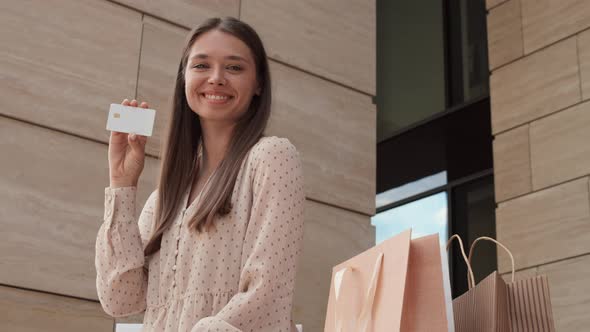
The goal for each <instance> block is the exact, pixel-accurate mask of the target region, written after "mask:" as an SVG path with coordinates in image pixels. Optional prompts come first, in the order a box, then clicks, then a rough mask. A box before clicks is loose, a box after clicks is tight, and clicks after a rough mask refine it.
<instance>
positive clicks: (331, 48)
mask: <svg viewBox="0 0 590 332" xmlns="http://www.w3.org/2000/svg"><path fill="white" fill-rule="evenodd" d="M375 10H376V8H375V1H363V0H346V1H339V0H307V1H288V0H283V1H276V0H242V11H241V17H240V18H241V19H243V20H244V21H246V22H247V23H248V24H251V25H252V26H253V27H254V28H255V29H256V30H257V31H258V33H259V34H260V35H261V36H262V40H263V42H264V43H265V47H266V48H267V52H268V55H269V56H270V57H271V58H273V59H276V60H278V61H281V62H285V63H288V64H289V65H293V66H295V67H297V68H301V69H303V70H305V71H308V72H312V73H314V74H316V75H320V76H323V77H327V78H329V79H330V80H333V81H336V82H339V83H341V84H344V85H346V86H350V87H353V88H355V89H357V90H360V91H363V92H366V93H368V94H371V95H375V93H376V85H375V84H376V76H375V75H376V41H375V39H376V12H375Z"/></svg>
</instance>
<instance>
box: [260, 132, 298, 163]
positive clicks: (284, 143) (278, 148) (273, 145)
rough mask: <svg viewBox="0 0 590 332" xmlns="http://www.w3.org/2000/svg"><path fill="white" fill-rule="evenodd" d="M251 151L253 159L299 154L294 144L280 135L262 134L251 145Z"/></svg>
mask: <svg viewBox="0 0 590 332" xmlns="http://www.w3.org/2000/svg"><path fill="white" fill-rule="evenodd" d="M251 153H252V155H253V156H254V158H255V159H266V158H269V157H272V158H276V157H279V156H281V155H284V156H293V155H297V156H298V155H299V152H298V151H297V148H296V147H295V145H294V144H293V143H292V142H291V141H290V140H289V139H288V138H287V137H280V136H262V137H261V138H260V139H259V140H258V142H256V144H254V146H253V147H252V150H251Z"/></svg>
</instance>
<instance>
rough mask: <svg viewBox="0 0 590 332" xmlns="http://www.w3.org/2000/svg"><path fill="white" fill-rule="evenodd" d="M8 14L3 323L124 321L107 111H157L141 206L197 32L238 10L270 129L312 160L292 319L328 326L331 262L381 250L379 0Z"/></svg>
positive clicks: (2, 93) (204, 2)
mask: <svg viewBox="0 0 590 332" xmlns="http://www.w3.org/2000/svg"><path fill="white" fill-rule="evenodd" d="M0 8H1V10H0V22H1V23H0V39H1V40H2V41H3V43H2V44H3V46H2V47H3V48H2V52H0V73H2V74H0V103H1V104H0V147H1V152H2V155H3V156H4V157H3V159H2V163H1V164H0V165H1V166H0V167H1V171H2V172H1V175H0V188H1V189H0V202H1V203H0V218H1V219H2V230H3V231H2V232H0V262H1V263H0V265H1V266H2V267H1V268H0V283H1V284H2V285H3V286H2V287H1V288H0V293H1V295H0V299H1V300H0V330H7V331H8V330H10V331H25V330H26V331H29V330H41V329H42V330H44V331H80V330H81V329H82V327H83V329H84V330H88V331H111V330H112V328H113V324H114V320H113V319H112V318H110V317H108V316H106V315H105V314H104V313H103V312H102V310H101V308H100V304H99V303H98V302H97V295H96V290H95V270H94V243H95V237H96V233H97V231H98V228H99V226H100V224H101V223H102V215H103V199H104V187H106V186H108V164H107V143H108V134H109V133H108V131H106V130H105V123H106V116H107V113H108V105H109V104H110V103H119V102H121V100H123V99H124V98H135V99H138V100H140V101H147V102H148V103H149V104H150V107H151V108H155V109H156V110H158V111H159V112H158V115H157V124H156V128H155V132H154V136H153V137H151V138H150V141H149V144H148V147H147V153H148V158H147V164H146V168H145V171H144V174H143V175H142V177H141V180H140V184H139V199H138V207H137V209H138V211H137V212H139V210H140V209H141V208H142V207H143V204H144V202H145V200H146V199H147V195H148V194H149V193H150V192H151V191H152V190H153V188H154V186H155V182H156V175H157V172H158V167H159V163H158V155H159V149H160V138H161V135H162V130H163V128H164V127H165V123H166V121H167V119H168V111H169V110H168V105H169V102H170V98H171V96H172V89H173V81H174V73H175V71H176V69H177V65H178V61H179V59H180V50H181V47H182V43H183V40H184V38H185V36H186V34H187V32H188V31H189V29H190V28H192V27H193V26H195V25H197V24H199V23H200V22H202V21H203V20H204V19H205V18H207V17H210V16H227V15H231V16H235V17H240V18H241V19H243V20H244V21H246V22H247V23H249V24H251V25H252V26H253V27H254V28H255V29H256V30H257V31H258V32H259V33H260V35H261V37H262V39H263V41H264V43H265V46H266V48H267V52H268V55H269V58H270V62H271V70H272V73H271V74H272V78H273V89H274V90H273V94H274V96H273V98H274V100H273V103H274V106H273V114H272V117H271V123H270V125H269V128H268V132H267V134H268V135H279V136H285V137H288V138H289V139H290V140H291V141H292V142H293V143H294V144H295V145H296V146H297V148H298V150H299V151H300V152H301V155H302V158H303V164H304V175H305V180H306V183H305V188H306V194H307V209H306V212H307V214H306V218H307V219H306V235H305V249H304V255H303V256H304V257H303V259H302V264H301V265H300V266H301V269H300V272H299V274H298V279H297V285H296V298H295V308H294V317H295V320H296V321H297V322H298V323H302V324H303V326H304V328H305V331H321V330H323V323H324V316H325V307H326V305H327V297H328V289H329V284H330V275H331V267H332V266H334V265H336V264H337V263H339V262H341V261H343V260H344V259H346V258H348V257H351V256H353V255H355V254H356V253H358V252H360V251H363V250H365V249H366V248H368V247H370V246H372V244H373V243H374V231H373V228H372V226H370V221H369V218H370V216H372V215H373V214H374V212H375V158H376V156H375V146H376V141H375V131H376V129H375V120H376V109H375V105H373V104H372V96H374V94H375V51H376V48H375V3H374V1H369V2H366V1H361V0H346V1H344V2H342V1H336V0H329V1H324V0H322V1H319V0H314V1H306V2H300V1H286V0H285V1H270V0H268V1H259V0H256V1H254V0H242V1H239V0H225V1H208V0H198V1H190V2H187V1H180V0H169V1H162V2H155V1H147V0H121V1H106V0H82V1H66V0H56V1H43V0H36V1H16V2H3V3H2V5H0ZM32 313H37V314H35V315H34V317H33V316H30V315H31V314H32ZM32 318H35V319H32ZM141 319H142V317H141V315H140V316H135V317H130V318H127V319H123V320H121V321H135V322H137V321H141ZM39 326H42V327H43V328H40V327H39Z"/></svg>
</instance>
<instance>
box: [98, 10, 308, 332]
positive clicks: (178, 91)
mask: <svg viewBox="0 0 590 332" xmlns="http://www.w3.org/2000/svg"><path fill="white" fill-rule="evenodd" d="M270 88H271V84H270V74H269V67H268V63H267V59H266V53H265V50H264V47H263V45H262V42H261V40H260V38H259V37H258V35H257V34H256V32H255V31H254V30H253V29H252V28H251V27H250V26H248V25H247V24H245V23H243V22H241V21H239V20H237V19H234V18H231V17H227V18H223V19H220V18H212V19H209V20H207V21H205V22H204V23H203V24H201V25H200V26H199V27H197V28H195V29H193V30H192V31H191V32H190V34H189V35H188V38H187V40H186V46H185V48H184V50H183V53H182V59H181V62H180V65H179V68H178V73H177V80H176V86H175V90H174V101H173V105H172V113H171V118H170V125H169V127H168V130H167V136H166V143H165V144H164V149H163V157H162V165H161V173H160V176H159V182H158V188H157V189H156V190H154V191H153V192H152V194H151V195H150V196H149V198H148V199H147V201H146V204H145V206H144V207H143V210H142V211H141V213H140V215H139V218H138V220H137V219H136V217H135V207H136V206H135V201H136V192H137V183H138V179H139V176H140V174H141V172H142V170H143V166H144V149H145V144H146V139H147V138H146V137H142V136H135V137H134V135H127V134H125V133H119V132H111V137H110V141H109V167H110V172H109V175H110V186H109V187H107V188H105V214H104V223H103V224H102V225H101V227H100V229H99V232H98V236H97V240H96V259H95V265H96V271H97V278H96V286H97V291H98V295H99V300H100V303H101V305H102V307H103V309H104V310H105V312H107V313H108V314H109V315H111V316H113V317H122V316H128V315H131V314H136V313H140V312H142V311H144V310H145V314H144V328H143V331H190V332H204V331H228V332H238V331H290V332H291V331H295V325H294V324H293V321H292V319H291V309H292V301H293V291H294V286H295V275H296V270H297V262H298V257H299V256H300V254H301V249H302V248H301V245H302V240H303V213H304V209H303V205H304V202H305V195H304V191H303V173H302V166H301V160H300V157H299V153H298V152H297V150H296V148H295V147H294V146H293V145H292V144H291V142H290V141H289V140H288V139H287V138H282V137H276V136H270V137H265V136H263V131H264V129H265V127H266V125H267V122H268V118H269V115H270V102H271V90H270ZM123 105H130V106H138V102H137V101H136V100H132V101H131V102H129V101H128V100H127V99H125V100H124V101H123ZM140 107H143V108H148V107H149V106H148V104H147V103H145V102H143V103H141V105H140Z"/></svg>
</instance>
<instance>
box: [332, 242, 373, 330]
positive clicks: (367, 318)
mask: <svg viewBox="0 0 590 332" xmlns="http://www.w3.org/2000/svg"><path fill="white" fill-rule="evenodd" d="M382 261H383V253H379V256H378V257H377V259H376V261H375V265H374V266H373V274H372V275H371V281H370V282H369V286H368V287H367V291H366V292H365V294H364V295H365V296H364V298H365V300H364V302H363V306H362V308H361V312H360V314H359V315H358V317H357V319H356V321H355V329H354V331H359V332H367V331H369V322H371V318H372V313H373V303H374V301H375V293H376V291H377V283H378V281H379V274H380V272H381V266H382ZM353 270H354V268H353V267H349V266H347V267H344V268H342V269H341V270H339V271H338V272H336V274H335V276H337V275H338V274H339V273H341V274H340V278H341V279H339V280H336V277H335V278H334V279H335V280H334V288H335V295H336V303H335V306H336V313H335V315H334V317H335V320H336V332H342V324H343V319H342V317H340V316H341V314H342V313H341V310H338V309H339V307H340V303H341V300H342V297H341V296H339V295H340V290H341V288H342V285H343V284H344V280H345V278H344V276H345V275H347V274H348V273H350V272H352V271H353ZM358 326H360V329H357V328H356V327H358Z"/></svg>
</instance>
